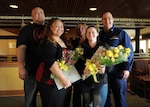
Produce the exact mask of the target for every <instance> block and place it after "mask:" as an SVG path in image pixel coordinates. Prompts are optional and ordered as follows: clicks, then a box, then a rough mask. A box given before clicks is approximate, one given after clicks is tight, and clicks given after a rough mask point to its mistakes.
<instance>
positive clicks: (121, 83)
mask: <svg viewBox="0 0 150 107" xmlns="http://www.w3.org/2000/svg"><path fill="white" fill-rule="evenodd" d="M113 23H114V18H113V16H112V14H111V13H110V12H106V13H104V14H103V16H102V24H103V30H102V31H101V32H100V35H99V39H100V40H101V41H102V42H103V43H107V44H108V45H109V46H114V47H116V46H118V45H122V46H124V47H126V48H130V49H131V53H130V56H129V58H128V61H127V62H123V63H120V64H117V65H115V66H113V68H112V70H111V72H109V74H108V76H109V78H108V79H109V80H108V82H109V93H108V98H107V101H106V104H105V107H112V104H111V98H110V92H111V91H112V93H113V96H114V101H115V107H127V102H126V90H127V79H128V77H129V74H130V72H131V69H132V65H133V56H134V55H133V49H132V45H131V41H130V38H129V36H128V34H127V33H126V32H125V31H124V30H122V29H119V28H116V27H114V24H113Z"/></svg>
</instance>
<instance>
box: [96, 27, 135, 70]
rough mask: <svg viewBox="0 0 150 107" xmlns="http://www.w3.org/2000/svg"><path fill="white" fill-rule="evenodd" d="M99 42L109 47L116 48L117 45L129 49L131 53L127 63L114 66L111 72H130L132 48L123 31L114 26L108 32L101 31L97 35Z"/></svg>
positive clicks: (132, 55)
mask: <svg viewBox="0 0 150 107" xmlns="http://www.w3.org/2000/svg"><path fill="white" fill-rule="evenodd" d="M99 40H100V41H102V42H103V43H107V44H108V45H109V46H113V47H116V46H118V45H122V46H124V47H126V48H130V49H131V52H130V56H129V57H128V61H127V62H123V63H120V64H117V65H115V66H114V68H113V69H112V71H111V72H112V73H117V72H118V73H119V72H120V71H122V70H128V71H131V69H132V65H133V57H134V54H133V48H132V44H131V41H130V38H129V36H128V34H127V33H126V32H125V31H124V30H122V29H119V28H116V27H114V26H113V27H112V28H111V29H110V31H109V32H105V31H104V30H102V31H101V32H100V35H99Z"/></svg>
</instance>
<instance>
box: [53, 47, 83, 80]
mask: <svg viewBox="0 0 150 107" xmlns="http://www.w3.org/2000/svg"><path fill="white" fill-rule="evenodd" d="M83 52H84V49H83V48H81V47H77V48H75V50H68V49H64V50H63V51H62V58H61V59H60V60H57V63H58V66H59V68H60V69H61V70H62V71H68V70H69V69H70V67H71V65H74V64H75V63H76V62H77V61H78V59H79V58H80V57H81V58H82V55H83ZM54 77H55V76H54V75H53V74H51V78H54Z"/></svg>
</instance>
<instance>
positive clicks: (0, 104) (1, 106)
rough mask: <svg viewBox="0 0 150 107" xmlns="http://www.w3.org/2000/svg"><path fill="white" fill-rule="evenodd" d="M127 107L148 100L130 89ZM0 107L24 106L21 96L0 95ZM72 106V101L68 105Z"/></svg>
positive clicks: (143, 106) (144, 106) (149, 103)
mask: <svg viewBox="0 0 150 107" xmlns="http://www.w3.org/2000/svg"><path fill="white" fill-rule="evenodd" d="M127 102H128V107H150V100H148V99H145V98H142V97H140V96H138V95H136V94H134V93H132V92H130V91H128V92H127ZM0 107H24V97H23V96H7V97H0ZM37 107H41V101H40V97H39V96H38V97H37ZM70 107H72V103H71V105H70Z"/></svg>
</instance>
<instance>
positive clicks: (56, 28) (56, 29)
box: [50, 20, 64, 36]
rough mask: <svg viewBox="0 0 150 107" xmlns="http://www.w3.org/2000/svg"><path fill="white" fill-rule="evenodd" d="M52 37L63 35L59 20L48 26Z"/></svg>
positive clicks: (62, 26)
mask: <svg viewBox="0 0 150 107" xmlns="http://www.w3.org/2000/svg"><path fill="white" fill-rule="evenodd" d="M50 30H51V32H52V35H53V36H61V35H62V34H63V33H64V25H63V23H62V21H61V20H55V21H54V22H53V23H52V25H51V26H50Z"/></svg>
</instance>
